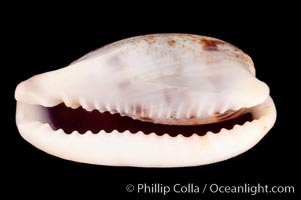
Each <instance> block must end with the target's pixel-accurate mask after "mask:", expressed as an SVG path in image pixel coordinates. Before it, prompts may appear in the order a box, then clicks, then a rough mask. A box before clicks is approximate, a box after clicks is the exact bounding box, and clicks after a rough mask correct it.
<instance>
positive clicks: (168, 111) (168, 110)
mask: <svg viewBox="0 0 301 200" xmlns="http://www.w3.org/2000/svg"><path fill="white" fill-rule="evenodd" d="M172 108H173V107H172V106H170V107H169V108H168V109H167V112H166V118H167V119H168V118H171V117H172V116H171V113H172Z"/></svg>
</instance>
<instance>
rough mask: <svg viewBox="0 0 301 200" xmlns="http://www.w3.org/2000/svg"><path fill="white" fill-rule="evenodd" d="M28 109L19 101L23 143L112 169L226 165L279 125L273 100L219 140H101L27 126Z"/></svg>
mask: <svg viewBox="0 0 301 200" xmlns="http://www.w3.org/2000/svg"><path fill="white" fill-rule="evenodd" d="M26 105H27V104H25V103H22V102H19V101H18V102H17V114H16V122H17V127H18V129H19V132H20V133H21V135H22V137H23V138H24V139H25V140H27V141H28V142H30V143H31V144H33V145H34V146H36V147H37V148H39V149H42V150H43V151H45V152H47V153H49V154H52V155H56V156H59V157H61V158H64V159H67V160H72V161H77V162H84V163H90V164H98V165H112V166H139V167H184V166H196V165H204V164H209V163H214V162H218V161H222V160H226V159H229V158H231V157H234V156H236V155H238V154H241V153H243V152H245V151H247V150H248V149H250V148H251V147H253V146H254V145H255V144H257V143H258V142H259V141H260V140H261V139H262V138H263V137H264V135H265V134H266V133H267V132H268V131H269V130H270V129H271V127H272V126H273V124H274V123H275V120H276V109H275V105H274V103H273V100H272V99H271V98H270V97H269V98H268V99H267V100H266V101H265V102H264V103H262V104H260V105H258V106H256V107H254V108H252V109H251V110H250V112H251V113H252V114H253V116H254V118H255V120H253V121H251V122H246V123H245V124H243V125H235V126H234V127H233V129H231V130H227V129H222V130H221V131H220V132H219V133H218V134H214V133H212V132H208V133H207V134H206V135H204V136H198V135H196V134H194V135H192V136H191V137H184V136H183V135H178V136H176V137H171V136H169V135H168V134H164V135H163V136H158V135H156V134H155V133H151V134H149V135H145V134H144V133H142V132H138V133H135V134H133V133H130V132H129V131H125V132H122V133H120V132H118V131H117V130H114V131H113V132H111V133H106V132H104V131H100V132H99V133H98V134H93V133H92V132H91V131H88V132H86V133H85V134H79V133H78V132H76V131H74V132H73V133H72V134H69V135H68V134H65V133H64V131H63V130H62V129H59V130H57V131H54V130H52V128H51V127H50V126H49V125H48V124H44V123H41V122H38V121H26V120H25V119H24V114H25V113H24V112H28V110H27V111H26V109H28V108H27V107H26ZM29 112H33V113H34V112H35V111H33V110H31V111H29Z"/></svg>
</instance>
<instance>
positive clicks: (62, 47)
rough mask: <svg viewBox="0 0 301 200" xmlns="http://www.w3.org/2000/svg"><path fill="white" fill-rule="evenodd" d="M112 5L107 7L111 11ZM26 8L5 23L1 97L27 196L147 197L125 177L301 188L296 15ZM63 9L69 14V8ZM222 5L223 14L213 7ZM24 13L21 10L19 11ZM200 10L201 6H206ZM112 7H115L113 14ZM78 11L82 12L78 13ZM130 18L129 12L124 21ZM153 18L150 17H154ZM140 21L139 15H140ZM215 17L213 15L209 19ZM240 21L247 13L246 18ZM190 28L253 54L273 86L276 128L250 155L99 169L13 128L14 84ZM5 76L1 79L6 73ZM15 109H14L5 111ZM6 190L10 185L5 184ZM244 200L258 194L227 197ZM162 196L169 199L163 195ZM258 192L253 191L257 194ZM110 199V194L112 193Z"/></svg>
mask: <svg viewBox="0 0 301 200" xmlns="http://www.w3.org/2000/svg"><path fill="white" fill-rule="evenodd" d="M104 10H105V9H104V8H102V9H101V11H99V12H103V11H104ZM43 12H44V10H40V11H39V12H37V13H34V14H33V13H27V12H22V13H21V14H20V15H18V16H17V17H16V19H12V20H11V21H7V23H6V24H5V25H7V28H5V31H4V32H5V37H4V40H5V42H8V43H9V45H8V47H7V49H5V50H6V53H8V55H7V56H6V57H5V59H4V60H5V61H8V64H6V65H5V68H6V69H7V70H8V71H6V72H4V73H3V76H4V77H7V78H8V80H5V83H4V84H2V85H3V86H4V90H3V91H4V93H3V94H4V95H3V96H5V97H6V98H5V99H6V100H8V102H6V103H5V104H2V106H3V109H4V111H5V114H3V115H2V116H3V121H4V125H3V126H5V127H6V126H8V129H6V130H8V131H3V132H2V134H3V139H2V143H3V145H2V148H4V149H3V151H2V156H3V162H1V165H2V167H4V170H3V172H4V175H5V176H6V178H5V179H4V180H5V187H7V188H15V189H16V193H11V195H15V194H18V192H17V191H19V189H26V192H22V195H23V196H24V197H25V196H40V194H39V193H37V192H36V191H37V190H38V191H39V192H41V193H43V194H44V195H47V196H48V195H51V196H53V197H60V195H62V194H67V195H68V196H69V197H76V196H78V195H85V196H86V195H88V196H90V195H96V198H97V199H102V198H104V196H103V195H105V194H109V195H111V198H113V196H117V195H120V194H121V195H123V197H124V198H132V199H141V198H142V199H143V198H144V197H145V195H143V194H137V193H136V192H133V193H127V192H126V190H125V186H126V185H127V184H130V183H131V184H134V185H136V184H138V183H147V184H152V183H161V184H166V185H174V184H176V183H180V184H183V185H184V184H187V183H194V184H196V185H203V184H205V183H207V184H211V183H217V184H220V185H242V184H245V183H249V184H251V185H252V184H254V185H257V184H258V183H260V184H268V185H270V186H272V185H293V186H295V192H296V193H298V189H299V188H298V187H297V179H298V178H297V177H298V175H299V172H298V168H299V166H298V164H297V161H300V156H299V153H298V152H299V151H298V150H297V148H298V146H300V145H298V144H299V140H298V139H297V135H298V134H299V130H298V129H297V128H295V127H296V125H297V124H298V122H297V118H296V117H293V116H294V113H296V112H297V109H298V106H296V105H298V104H295V103H294V102H295V101H296V98H298V97H296V95H295V93H296V91H298V90H297V87H298V84H299V83H298V81H299V80H298V78H295V77H294V75H297V73H295V72H294V71H293V70H294V69H296V68H297V67H298V65H299V64H298V62H296V61H295V59H296V58H298V57H297V56H295V55H296V54H295V53H294V52H295V51H294V50H293V49H294V47H296V46H297V45H298V44H297V43H298V40H297V39H296V35H297V34H296V32H295V26H296V24H294V19H295V18H293V17H292V16H286V17H287V18H286V19H283V18H282V16H283V15H281V13H280V15H278V14H279V12H278V11H274V12H273V13H271V14H267V13H266V14H265V13H264V12H263V13H261V15H260V16H258V19H256V20H255V19H254V18H251V19H250V18H249V17H250V15H251V14H252V15H254V13H256V14H257V15H258V14H259V13H258V12H257V11H255V10H253V11H245V12H242V13H234V16H233V17H232V16H227V15H226V14H225V15H222V16H220V17H217V19H216V20H214V19H211V17H210V15H201V14H196V15H195V16H191V17H190V16H186V18H183V15H182V14H181V12H179V11H175V12H174V13H173V14H168V15H164V14H163V16H164V17H160V18H158V19H157V18H155V16H156V12H153V13H152V15H151V17H150V18H147V19H146V18H145V19H144V17H145V16H144V15H141V14H142V13H143V12H142V13H136V14H135V13H134V14H133V13H132V14H133V15H134V16H133V17H129V16H128V15H127V14H128V13H125V14H123V13H122V14H120V15H119V16H118V19H115V20H113V19H112V18H111V17H110V15H98V14H97V13H94V15H93V16H86V14H81V13H80V12H79V11H74V12H70V13H67V14H66V15H64V17H61V16H59V17H58V16H57V11H54V10H52V11H51V12H47V13H46V14H45V13H43ZM63 12H64V11H63ZM212 12H216V11H212ZM16 13H17V12H16ZM199 13H201V11H200V12H199ZM111 14H116V11H115V12H111ZM75 16H77V17H75ZM125 17H126V18H125ZM147 17H149V16H147ZM138 19H140V20H142V21H141V22H140V21H139V20H138ZM209 19H210V20H209ZM238 19H239V20H238ZM166 32H177V33H192V34H200V35H208V36H212V37H216V38H219V39H222V40H225V41H227V42H230V43H232V44H234V45H236V46H238V47H239V48H241V49H242V50H243V51H245V52H246V53H248V54H249V55H250V56H251V57H252V59H253V61H254V63H255V67H256V70H257V77H258V78H259V79H260V80H263V81H264V82H266V83H267V84H268V85H269V86H270V90H271V96H272V98H273V99H274V102H275V104H276V108H277V112H278V116H277V121H276V124H275V126H274V127H273V129H272V130H271V131H270V132H269V133H268V134H267V135H266V137H264V139H263V140H261V141H260V142H259V144H257V145H256V146H255V147H254V148H252V149H251V150H249V151H248V152H246V153H244V154H242V155H240V156H237V157H235V158H232V159H230V160H227V161H224V162H220V163H216V164H211V165H206V166H199V167H187V168H172V169H151V168H150V169H149V168H132V167H109V166H93V165H88V164H81V163H75V162H71V161H66V160H62V159H59V158H56V157H53V156H51V155H48V154H46V153H44V152H42V151H40V150H38V149H36V148H34V147H33V146H31V145H30V144H29V143H27V142H26V141H24V140H23V139H22V138H21V136H20V135H19V133H18V131H17V128H16V126H15V121H14V115H15V100H14V89H15V87H16V85H17V84H18V83H19V82H21V81H23V80H25V79H27V78H29V77H31V76H32V75H35V74H39V73H42V72H46V71H50V70H54V69H59V68H61V67H64V66H66V65H68V64H69V63H70V62H72V61H74V60H75V59H77V58H79V57H80V56H82V55H84V54H85V53H88V52H89V51H91V50H94V49H96V48H98V47H100V46H102V45H105V44H108V43H111V42H114V41H117V40H120V39H123V38H127V37H131V36H136V35H141V34H150V33H166ZM4 77H3V80H4ZM6 112H7V113H6ZM5 187H4V189H5ZM186 195H188V196H187V197H185V196H184V195H176V197H177V198H180V197H182V198H183V197H185V198H189V197H195V198H197V199H206V197H208V196H209V197H214V198H215V199H217V198H222V197H223V195H221V194H215V195H212V194H211V195H209V194H186ZM226 196H228V197H234V198H235V197H237V198H239V199H243V198H249V197H250V195H226ZM292 197H296V195H292V194H277V195H257V196H256V198H255V197H254V199H268V198H271V199H275V198H280V199H290V198H292ZM155 198H162V195H161V194H157V195H155ZM252 198H253V197H252ZM104 199H106V198H104Z"/></svg>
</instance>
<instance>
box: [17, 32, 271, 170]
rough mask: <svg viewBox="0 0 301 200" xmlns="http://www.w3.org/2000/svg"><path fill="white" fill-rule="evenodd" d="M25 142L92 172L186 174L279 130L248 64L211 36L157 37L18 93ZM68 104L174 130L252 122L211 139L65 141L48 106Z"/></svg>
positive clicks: (97, 54) (113, 47) (116, 47)
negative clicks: (101, 168)
mask: <svg viewBox="0 0 301 200" xmlns="http://www.w3.org/2000/svg"><path fill="white" fill-rule="evenodd" d="M15 97H16V100H17V114H16V121H17V126H18V129H19V131H20V133H21V135H22V136H23V137H24V138H25V139H26V140H28V141H29V142H30V143H32V144H33V145H35V146H36V147H38V148H40V149H42V150H44V151H46V152H48V153H50V154H53V155H56V156H59V157H62V158H65V159H68V160H73V161H78V162H86V163H92V164H101V165H121V166H142V167H179V166H192V165H202V164H208V163H212V162H218V161H221V160H225V159H228V158H230V157H233V156H236V155H238V154H240V153H242V152H244V151H246V150H248V149H249V148H251V147H252V146H254V145H255V144H256V143H257V142H258V141H259V140H260V139H261V138H262V137H263V136H264V135H265V134H266V133H267V132H268V131H269V129H270V128H271V127H272V126H273V124H274V122H275V119H276V110H275V107H274V104H273V101H272V99H271V98H270V97H269V88H268V86H267V85H266V84H265V83H263V82H261V81H259V80H258V79H257V78H256V77H255V68H254V65H253V62H252V60H251V58H250V57H249V56H248V55H246V54H245V53H244V52H242V51H241V50H239V49H238V48H236V47H235V46H233V45H231V44H229V43H227V42H224V41H221V40H218V39H215V38H211V37H205V36H197V35H189V34H153V35H146V36H138V37H133V38H129V39H125V40H121V41H118V42H115V43H112V44H110V45H107V46H105V47H102V48H100V49H98V50H95V51H93V52H91V53H89V54H87V55H85V56H84V57H82V58H80V59H79V60H77V61H75V62H73V63H71V64H70V65H69V66H67V67H65V68H62V69H59V70H56V71H52V72H47V73H44V74H40V75H37V76H34V77H32V78H30V79H28V80H26V81H24V82H22V83H20V84H19V85H18V87H17V89H16V92H15ZM60 103H64V104H65V105H66V106H67V107H71V108H78V107H79V106H81V107H82V108H84V109H85V110H87V111H92V110H98V111H99V112H101V113H102V112H105V111H108V112H110V113H112V114H113V113H118V114H120V115H121V116H128V117H131V118H133V119H135V120H139V121H147V122H151V123H155V124H165V125H170V126H183V125H185V126H186V125H199V124H212V123H218V122H221V121H226V120H229V119H233V118H236V117H239V116H240V115H242V114H244V113H251V114H252V116H253V120H252V121H251V122H246V123H244V124H242V125H235V126H234V127H233V128H232V129H230V130H227V129H221V130H220V132H219V133H216V134H215V133H212V132H210V131H209V132H208V133H207V134H205V135H204V136H199V135H196V134H193V135H192V136H191V137H184V136H183V135H181V134H179V135H177V136H176V137H171V136H170V135H168V134H164V135H163V136H159V135H157V134H156V133H151V134H149V135H146V134H144V133H143V132H141V131H140V132H138V133H134V134H133V133H130V131H123V132H122V133H120V132H118V131H117V130H114V131H112V132H111V133H106V132H105V131H104V130H102V131H100V132H99V133H98V134H93V133H92V132H91V131H87V132H86V133H85V134H79V133H78V132H77V131H74V132H73V133H72V134H65V133H64V130H62V129H59V130H53V128H52V127H51V126H50V125H49V123H48V121H49V116H48V115H47V113H45V109H44V107H53V106H56V105H58V104H60Z"/></svg>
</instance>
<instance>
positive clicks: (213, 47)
mask: <svg viewBox="0 0 301 200" xmlns="http://www.w3.org/2000/svg"><path fill="white" fill-rule="evenodd" d="M200 42H201V44H202V47H203V49H204V50H205V51H218V45H219V44H223V42H222V41H220V40H215V39H208V38H201V40H200Z"/></svg>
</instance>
